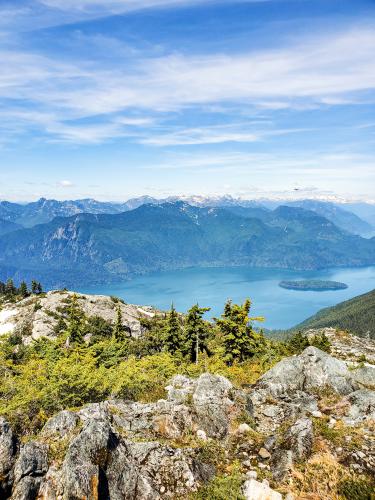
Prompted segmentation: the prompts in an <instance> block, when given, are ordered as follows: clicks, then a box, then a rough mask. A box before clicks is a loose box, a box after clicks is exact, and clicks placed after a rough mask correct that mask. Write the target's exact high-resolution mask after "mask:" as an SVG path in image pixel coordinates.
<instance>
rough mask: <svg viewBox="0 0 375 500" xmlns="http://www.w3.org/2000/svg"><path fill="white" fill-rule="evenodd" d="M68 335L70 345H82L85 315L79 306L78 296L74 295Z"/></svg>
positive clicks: (71, 302)
mask: <svg viewBox="0 0 375 500" xmlns="http://www.w3.org/2000/svg"><path fill="white" fill-rule="evenodd" d="M67 324H68V326H67V328H66V332H65V333H66V335H67V339H68V341H69V344H82V343H83V336H84V333H85V314H84V312H83V311H82V309H81V308H80V306H79V304H78V296H77V295H76V294H74V295H72V297H71V299H70V306H69V309H68V317H67Z"/></svg>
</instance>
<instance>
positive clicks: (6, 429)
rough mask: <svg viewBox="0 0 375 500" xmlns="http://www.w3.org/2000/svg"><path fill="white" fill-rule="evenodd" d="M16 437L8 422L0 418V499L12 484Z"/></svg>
mask: <svg viewBox="0 0 375 500" xmlns="http://www.w3.org/2000/svg"><path fill="white" fill-rule="evenodd" d="M16 451H17V443H16V437H15V435H14V433H13V431H12V429H11V428H10V425H9V424H8V422H7V421H6V420H5V419H4V418H2V417H0V498H2V497H6V495H7V494H8V493H9V490H10V488H11V485H12V482H13V466H14V462H15V460H16Z"/></svg>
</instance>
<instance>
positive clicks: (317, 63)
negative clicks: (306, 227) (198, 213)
mask: <svg viewBox="0 0 375 500" xmlns="http://www.w3.org/2000/svg"><path fill="white" fill-rule="evenodd" d="M374 47H375V2H374V0H356V1H355V2H353V1H352V0H295V1H284V0H274V1H273V0H269V1H267V0H264V1H246V0H239V1H235V0H232V1H224V0H223V1H218V0H195V1H193V0H39V1H37V0H33V1H31V0H17V1H14V0H13V1H9V2H7V1H6V0H5V1H4V0H0V56H1V66H2V71H1V72H0V198H1V199H10V200H20V201H26V200H32V199H36V198H38V197H41V196H45V197H55V198H59V199H66V198H82V197H94V198H97V199H102V200H125V199H127V198H130V197H133V196H139V195H143V194H149V195H153V196H159V197H162V196H166V195H174V194H186V195H189V194H202V195H213V194H225V193H228V194H232V195H235V196H243V197H246V198H259V197H263V196H272V197H277V196H281V197H282V196H290V195H291V194H292V193H298V196H303V197H327V198H330V197H332V196H334V195H337V196H339V197H343V198H353V199H367V200H374V199H375V193H374V186H375V56H374ZM296 189H298V191H296Z"/></svg>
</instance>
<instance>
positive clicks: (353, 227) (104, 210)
mask: <svg viewBox="0 0 375 500" xmlns="http://www.w3.org/2000/svg"><path fill="white" fill-rule="evenodd" d="M176 201H184V202H185V203H188V204H189V205H192V206H196V207H201V208H207V207H219V208H226V209H230V210H231V211H232V212H233V213H236V214H237V215H241V216H243V217H256V218H260V219H261V220H266V219H267V213H270V212H271V209H275V208H277V207H278V206H282V205H285V206H294V207H300V208H304V209H306V210H310V211H313V212H315V213H317V214H318V215H321V216H322V217H325V218H326V219H328V220H329V221H331V222H333V223H334V224H335V225H336V226H337V227H339V228H341V229H343V230H345V231H348V232H350V233H353V234H359V235H361V236H364V237H370V236H372V235H375V205H371V204H369V203H355V204H347V205H344V204H339V203H332V202H328V201H317V200H299V201H290V200H282V201H277V202H276V201H273V200H262V203H260V202H258V201H252V200H242V199H239V198H233V197H231V196H219V197H202V196H193V197H183V198H180V197H169V198H164V199H156V198H152V197H150V196H142V197H139V198H133V199H130V200H128V201H126V202H124V203H115V202H113V203H112V202H100V201H96V200H93V199H83V200H67V201H57V200H47V199H45V198H41V199H40V200H38V201H36V202H32V203H27V204H24V205H22V204H19V203H11V202H7V201H2V202H0V234H4V233H5V232H10V231H12V230H16V229H18V228H19V226H22V227H33V226H35V225H37V224H45V223H47V222H50V221H52V220H53V219H54V218H55V217H69V216H72V215H77V214H81V213H90V214H118V213H122V212H127V211H129V210H134V209H136V208H138V207H140V206H142V205H145V204H154V205H157V204H163V203H167V202H176ZM4 221H6V222H12V223H14V224H16V225H14V226H11V225H5V224H4ZM3 228H4V229H3Z"/></svg>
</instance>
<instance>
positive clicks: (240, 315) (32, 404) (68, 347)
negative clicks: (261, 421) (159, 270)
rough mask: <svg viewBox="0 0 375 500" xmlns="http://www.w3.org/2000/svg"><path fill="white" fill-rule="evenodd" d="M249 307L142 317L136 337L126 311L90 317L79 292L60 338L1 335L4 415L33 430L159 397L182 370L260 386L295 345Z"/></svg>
mask: <svg viewBox="0 0 375 500" xmlns="http://www.w3.org/2000/svg"><path fill="white" fill-rule="evenodd" d="M249 309H250V302H249V301H246V302H245V303H244V304H243V305H242V306H241V305H233V304H231V303H228V304H227V305H226V308H225V311H224V313H223V315H222V316H221V318H220V320H217V321H216V322H207V321H204V320H203V319H202V314H203V312H204V310H203V309H201V308H199V307H198V306H194V307H193V308H192V309H191V310H190V311H189V312H188V314H187V315H186V316H184V315H181V314H177V313H176V312H175V311H174V310H173V309H172V310H171V312H169V313H166V314H160V315H159V316H157V317H155V318H153V319H150V320H142V321H143V326H144V328H145V334H144V335H143V336H142V337H141V338H140V339H134V338H131V337H130V335H129V333H128V332H127V330H126V328H123V327H122V318H121V313H120V312H119V310H118V314H117V318H116V320H115V322H114V323H113V324H111V323H109V322H107V321H105V320H104V319H103V318H99V317H91V318H89V317H87V316H85V314H84V312H83V310H82V308H81V307H80V304H79V300H77V297H76V296H74V295H73V296H71V297H70V298H68V299H67V300H66V301H65V303H64V304H63V306H62V307H61V308H60V309H59V310H58V312H57V313H56V314H58V316H59V317H58V318H55V319H56V320H57V325H56V328H55V333H56V339H54V340H50V339H46V338H43V339H39V340H37V341H33V342H32V343H31V344H30V345H27V346H26V345H24V344H23V343H22V336H21V335H19V334H13V335H10V336H4V337H2V338H1V339H0V414H1V415H4V416H5V417H6V418H7V419H8V420H9V421H10V423H11V424H12V426H13V427H14V428H15V430H16V431H17V432H19V433H20V434H32V433H34V432H36V431H37V430H38V429H40V428H41V426H43V424H44V423H45V421H46V420H47V419H48V418H49V417H50V416H51V415H53V414H54V413H56V412H58V411H60V410H62V409H67V408H78V407H80V406H82V405H84V404H86V403H92V402H98V401H102V400H104V399H108V398H124V399H134V400H138V401H145V402H147V401H154V400H157V399H159V398H161V397H164V396H165V392H164V387H165V385H167V382H168V380H169V379H170V378H171V377H172V376H173V375H175V374H177V373H180V374H186V375H189V376H193V377H195V376H199V375H200V374H201V373H203V372H206V371H208V372H211V373H217V374H221V375H224V376H225V377H227V378H228V379H229V380H231V381H232V382H233V383H234V384H235V385H236V386H241V385H245V384H253V383H254V382H255V381H256V380H257V378H258V377H259V376H260V375H261V374H262V373H264V372H265V371H266V370H268V369H269V368H270V367H271V366H272V365H273V364H275V363H276V362H277V361H279V360H280V359H281V358H282V357H283V356H285V355H287V354H290V353H291V352H294V349H293V350H292V349H291V348H290V346H289V345H288V344H283V343H280V342H276V341H270V340H267V339H266V338H265V337H264V336H263V334H262V333H261V332H257V331H255V330H254V329H253V325H252V319H251V318H250V317H249V316H248V313H249ZM232 348H233V349H232Z"/></svg>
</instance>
